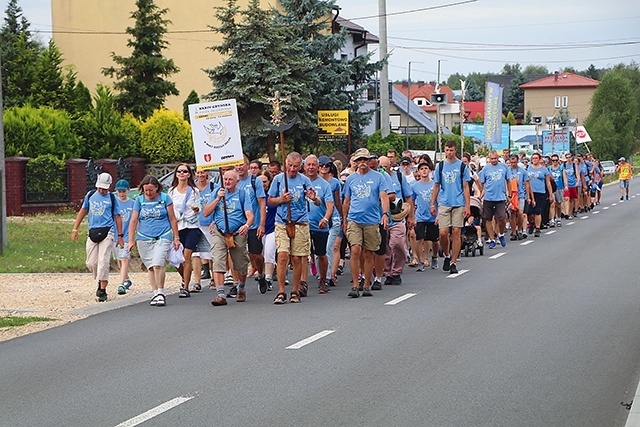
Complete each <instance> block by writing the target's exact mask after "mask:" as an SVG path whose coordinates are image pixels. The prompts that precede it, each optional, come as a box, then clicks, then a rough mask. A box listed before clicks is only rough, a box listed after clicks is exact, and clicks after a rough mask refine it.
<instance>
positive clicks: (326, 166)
mask: <svg viewBox="0 0 640 427" xmlns="http://www.w3.org/2000/svg"><path fill="white" fill-rule="evenodd" d="M320 167H321V168H328V167H329V163H327V164H326V165H320Z"/></svg>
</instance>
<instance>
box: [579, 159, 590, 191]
mask: <svg viewBox="0 0 640 427" xmlns="http://www.w3.org/2000/svg"><path fill="white" fill-rule="evenodd" d="M578 171H579V172H580V174H581V175H582V176H584V179H585V181H588V180H589V169H587V165H585V164H584V163H580V167H579V168H578ZM581 185H582V179H580V181H578V187H579V186H581Z"/></svg>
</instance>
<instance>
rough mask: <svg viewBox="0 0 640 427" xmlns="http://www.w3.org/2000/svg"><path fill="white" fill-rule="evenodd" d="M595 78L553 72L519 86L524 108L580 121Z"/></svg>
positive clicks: (546, 115) (587, 108)
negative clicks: (521, 91) (522, 94)
mask: <svg viewBox="0 0 640 427" xmlns="http://www.w3.org/2000/svg"><path fill="white" fill-rule="evenodd" d="M599 84H600V82H599V81H597V80H593V79H590V78H588V77H584V76H580V75H577V74H574V73H567V72H563V73H558V72H556V73H554V74H553V75H551V76H547V77H544V78H541V79H538V80H534V81H532V82H529V83H525V84H522V85H520V88H522V89H523V90H524V110H525V112H527V111H531V115H532V116H534V117H535V116H540V117H543V118H547V117H557V118H560V117H561V116H562V117H564V118H569V119H573V120H576V123H578V124H580V123H584V120H585V119H586V118H587V116H588V115H589V111H590V110H591V98H592V97H593V94H594V93H595V91H596V88H597V87H598V85H599Z"/></svg>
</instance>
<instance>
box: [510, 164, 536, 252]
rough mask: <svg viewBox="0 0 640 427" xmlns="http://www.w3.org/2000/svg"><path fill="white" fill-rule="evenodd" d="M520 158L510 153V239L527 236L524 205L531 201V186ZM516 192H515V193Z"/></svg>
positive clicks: (520, 238)
mask: <svg viewBox="0 0 640 427" xmlns="http://www.w3.org/2000/svg"><path fill="white" fill-rule="evenodd" d="M519 160H520V158H519V157H518V155H517V154H515V153H513V154H511V155H509V168H508V172H507V178H508V179H509V182H510V185H509V193H510V203H509V210H510V211H511V217H510V220H509V222H510V224H511V238H510V240H522V239H526V238H527V234H526V233H525V232H524V229H525V225H526V224H525V222H526V220H527V217H526V216H525V215H524V205H525V203H526V202H530V201H531V197H532V196H531V186H530V185H529V174H528V173H527V171H526V170H525V169H524V168H523V167H522V166H520V165H519V164H518V161H519ZM514 192H515V194H514Z"/></svg>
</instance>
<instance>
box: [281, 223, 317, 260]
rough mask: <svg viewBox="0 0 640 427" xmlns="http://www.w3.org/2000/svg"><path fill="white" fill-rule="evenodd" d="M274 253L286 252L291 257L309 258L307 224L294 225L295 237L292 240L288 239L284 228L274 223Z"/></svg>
mask: <svg viewBox="0 0 640 427" xmlns="http://www.w3.org/2000/svg"><path fill="white" fill-rule="evenodd" d="M276 251H277V252H286V253H288V254H289V255H292V256H309V255H310V254H311V235H310V234H309V224H308V223H303V224H296V235H295V237H294V238H293V239H289V236H287V228H286V226H285V225H284V224H279V223H276Z"/></svg>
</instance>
